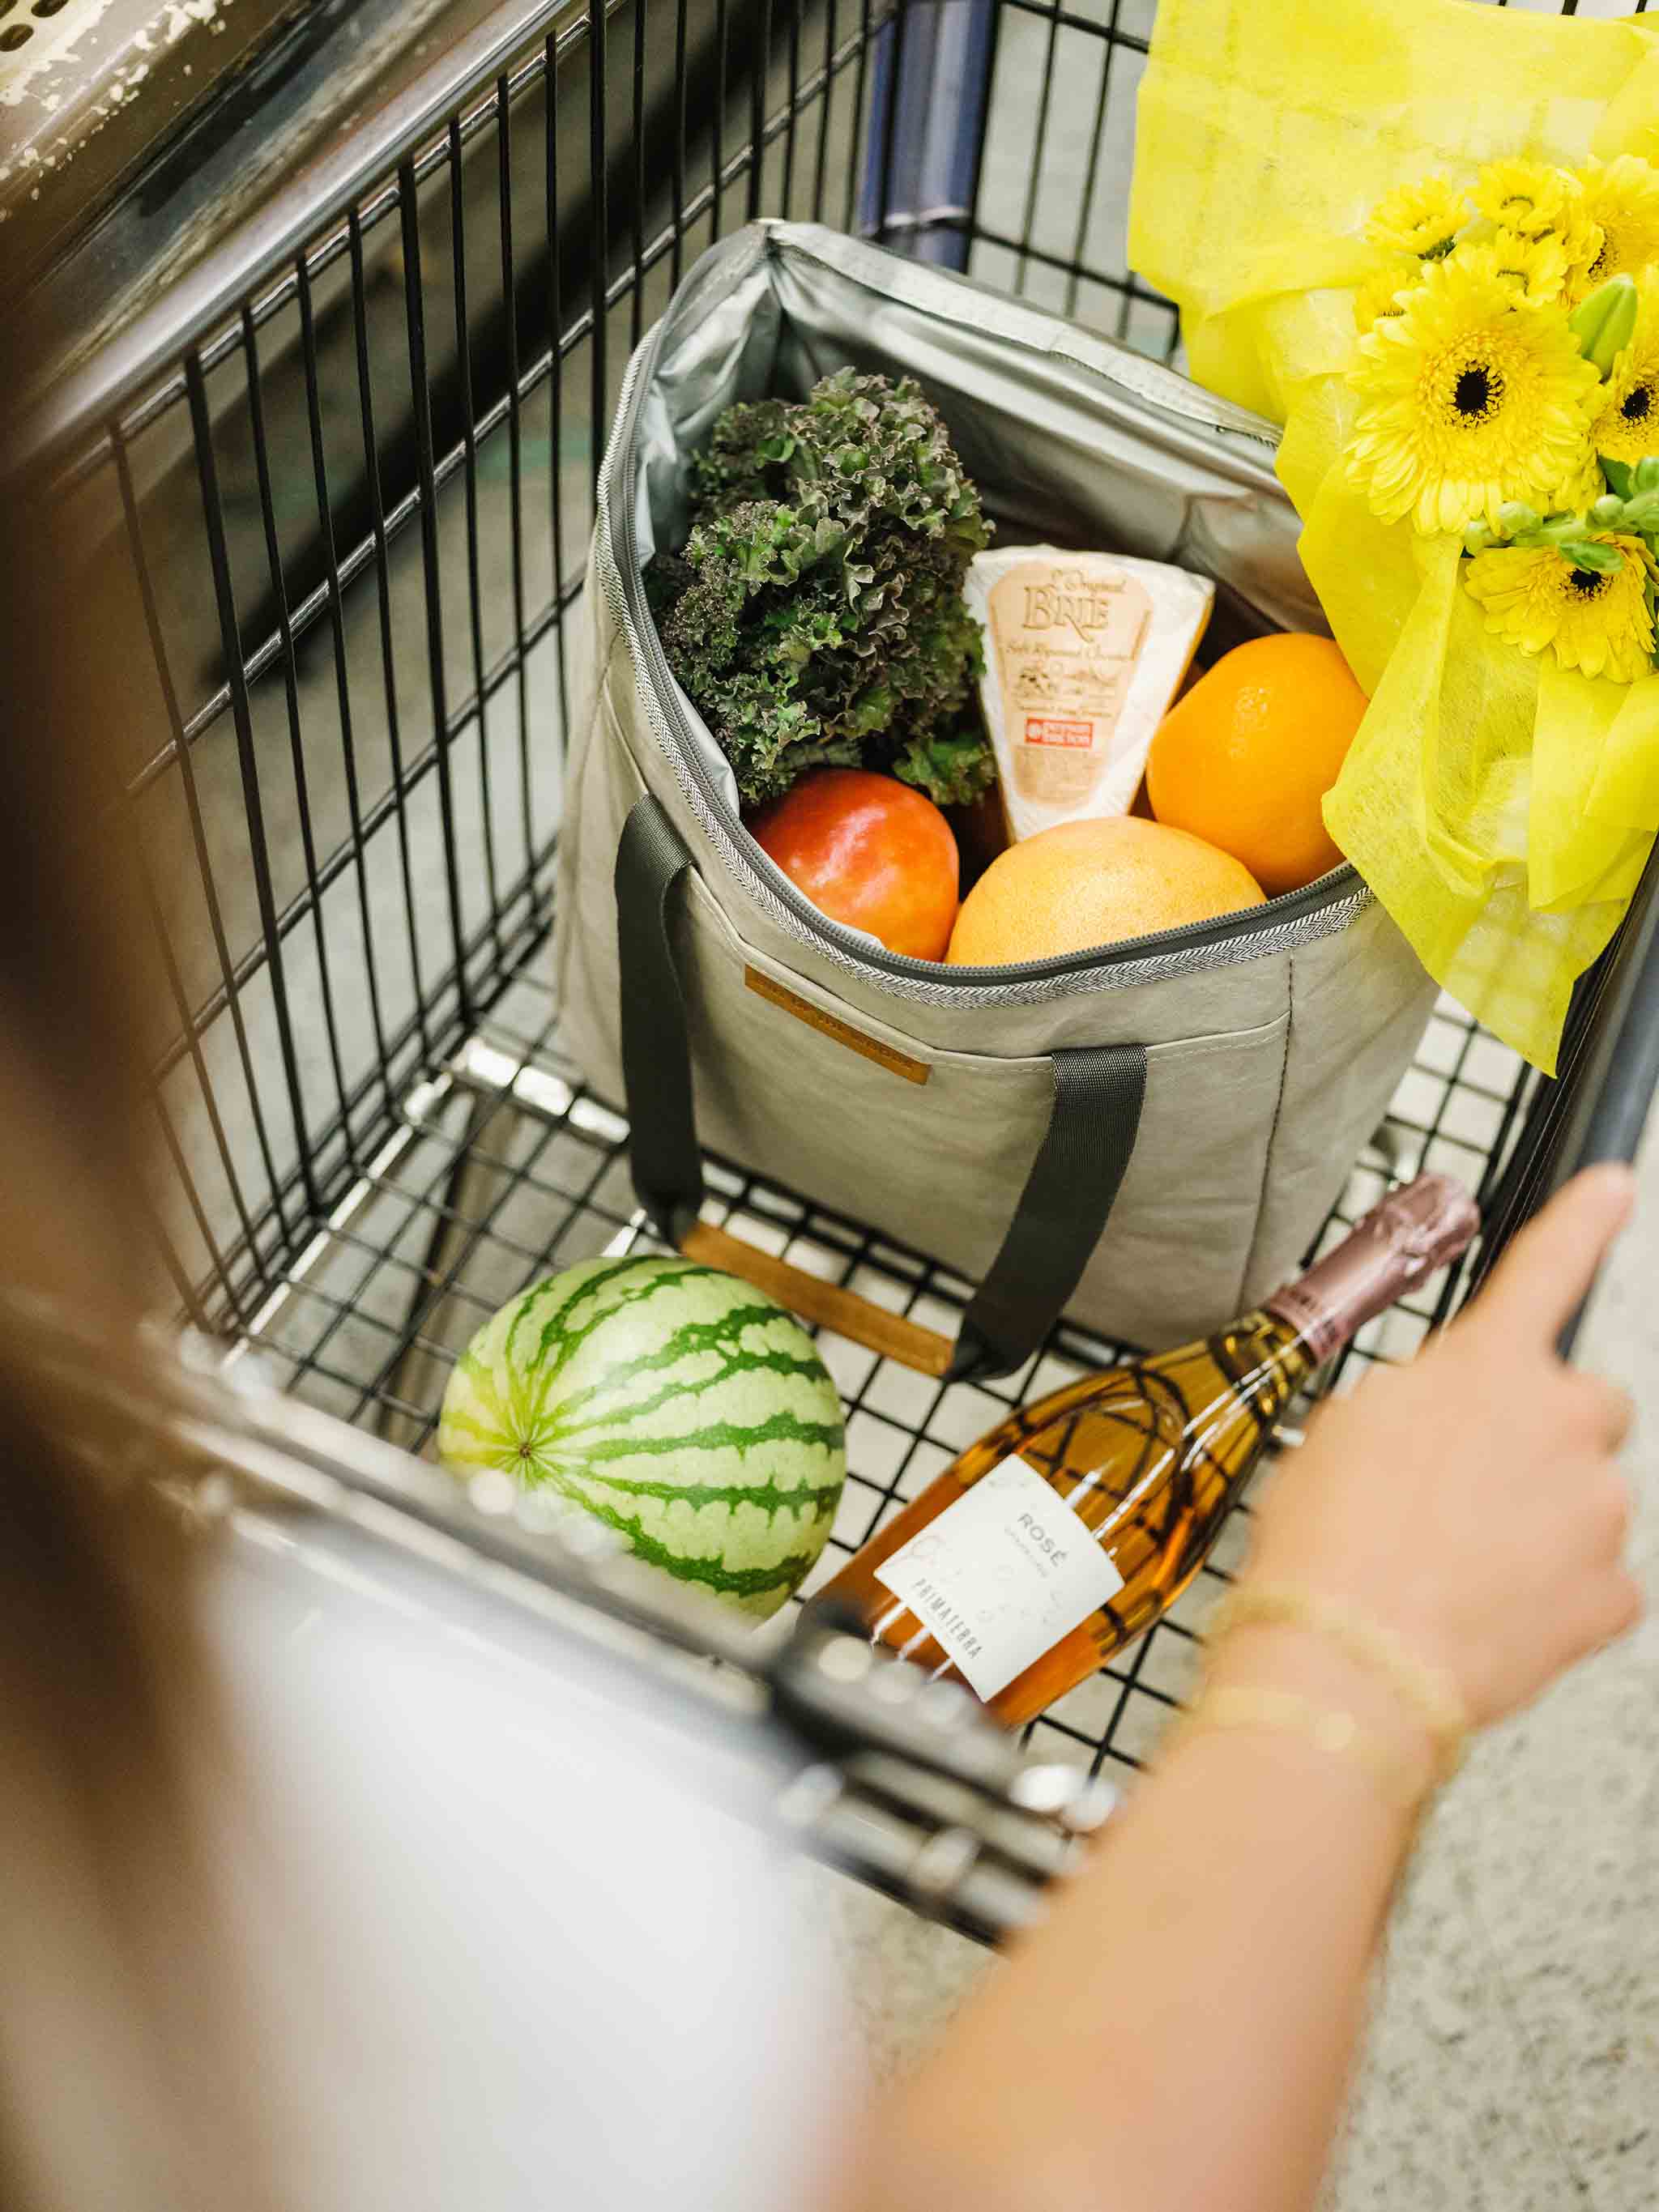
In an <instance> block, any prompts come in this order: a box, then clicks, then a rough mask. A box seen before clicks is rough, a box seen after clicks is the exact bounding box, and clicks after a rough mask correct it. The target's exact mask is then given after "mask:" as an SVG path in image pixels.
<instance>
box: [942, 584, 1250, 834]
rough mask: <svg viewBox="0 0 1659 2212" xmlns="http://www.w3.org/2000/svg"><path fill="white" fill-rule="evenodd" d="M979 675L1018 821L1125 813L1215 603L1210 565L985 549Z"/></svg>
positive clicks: (979, 591) (1020, 828)
mask: <svg viewBox="0 0 1659 2212" xmlns="http://www.w3.org/2000/svg"><path fill="white" fill-rule="evenodd" d="M963 588H964V594H965V597H966V599H967V602H968V605H969V609H970V611H972V612H973V613H974V614H975V615H977V616H978V617H979V619H980V621H981V623H983V624H984V625H985V674H984V676H983V677H982V678H981V682H980V697H981V701H982V702H983V704H984V708H985V722H986V727H987V729H988V730H989V731H990V733H991V741H992V744H994V747H995V748H996V757H997V768H998V770H999V772H1000V775H1001V778H1002V799H1003V807H1004V810H1005V811H1006V814H1007V817H1008V831H1009V835H1010V836H1011V837H1012V838H1013V839H1014V840H1015V841H1016V842H1018V840H1019V839H1020V838H1022V837H1034V836H1036V834H1037V832H1038V831H1039V830H1040V829H1053V828H1054V825H1055V823H1060V822H1075V821H1077V820H1079V818H1081V817H1085V816H1091V815H1102V814H1127V812H1128V811H1129V809H1130V808H1131V807H1132V806H1133V805H1134V799H1135V793H1136V792H1137V791H1138V790H1139V787H1140V779H1141V777H1142V775H1144V774H1145V773H1146V755H1147V752H1148V750H1150V749H1151V746H1152V732H1154V731H1155V730H1156V729H1157V727H1158V724H1159V723H1160V722H1161V721H1162V720H1163V719H1164V715H1165V714H1167V713H1168V712H1169V709H1170V702H1171V701H1172V700H1173V699H1174V697H1175V695H1176V692H1177V691H1178V690H1180V689H1181V684H1182V678H1184V677H1185V675H1186V673H1187V671H1188V667H1189V666H1190V665H1191V663H1192V658H1193V654H1194V652H1195V651H1196V649H1197V647H1198V641H1199V640H1200V638H1201V637H1202V636H1203V635H1204V630H1205V626H1206V623H1208V621H1209V619H1210V610H1211V608H1212V605H1214V603H1215V586H1214V585H1213V584H1212V583H1211V581H1210V580H1209V579H1208V577H1207V576H1192V575H1188V573H1187V571H1186V570H1185V569H1184V568H1170V567H1168V566H1167V565H1166V564H1165V563H1164V562H1161V561H1138V560H1135V559H1134V558H1133V557H1132V556H1129V555H1127V554H1118V553H1066V552H1062V551H1061V550H1060V549H1059V548H1058V547H1057V546H1053V545H1013V546H1010V547H1008V548H1007V549H1006V550H1003V551H1000V552H995V553H979V554H975V556H974V559H973V561H972V562H971V563H970V565H969V570H968V578H967V582H966V584H965V586H964V587H963Z"/></svg>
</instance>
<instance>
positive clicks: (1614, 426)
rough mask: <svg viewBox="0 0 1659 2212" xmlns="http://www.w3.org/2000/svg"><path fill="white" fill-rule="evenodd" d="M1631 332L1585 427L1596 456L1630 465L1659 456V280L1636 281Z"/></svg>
mask: <svg viewBox="0 0 1659 2212" xmlns="http://www.w3.org/2000/svg"><path fill="white" fill-rule="evenodd" d="M1637 293H1638V307H1637V310H1636V329H1635V331H1634V332H1633V333H1632V337H1631V342H1630V343H1629V344H1628V345H1627V346H1626V348H1625V350H1624V351H1623V352H1622V353H1621V354H1620V356H1619V357H1618V359H1617V360H1616V361H1615V362H1613V374H1612V375H1611V376H1610V377H1609V378H1608V379H1607V382H1606V383H1605V384H1604V385H1603V386H1601V393H1600V395H1599V396H1600V398H1601V401H1602V405H1601V412H1600V413H1599V414H1598V415H1597V416H1596V417H1595V421H1594V422H1592V423H1591V425H1590V437H1591V440H1592V441H1593V442H1594V444H1595V450H1596V452H1597V453H1606V454H1607V456H1608V458H1609V459H1613V460H1615V461H1625V462H1627V463H1630V464H1631V465H1634V464H1635V463H1636V462H1638V461H1640V460H1645V459H1646V458H1647V456H1648V455H1649V454H1650V453H1659V276H1654V275H1652V274H1649V275H1647V276H1641V277H1638V280H1637Z"/></svg>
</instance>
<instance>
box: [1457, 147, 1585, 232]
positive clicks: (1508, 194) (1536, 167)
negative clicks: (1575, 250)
mask: <svg viewBox="0 0 1659 2212" xmlns="http://www.w3.org/2000/svg"><path fill="white" fill-rule="evenodd" d="M1571 191H1572V179H1571V177H1570V176H1568V174H1567V173H1566V172H1565V170H1564V169H1553V168H1551V167H1549V165H1548V164H1547V162H1544V161H1489V162H1488V163H1487V164H1486V167H1485V168H1484V169H1482V171H1481V172H1480V180H1479V182H1478V183H1477V184H1476V185H1475V188H1474V204H1475V206H1476V207H1477V208H1478V209H1479V210H1480V213H1481V214H1482V215H1483V216H1486V220H1487V222H1492V223H1496V224H1497V226H1498V229H1499V230H1513V231H1518V232H1519V233H1520V234H1521V235H1522V237H1523V238H1536V237H1538V236H1539V235H1540V234H1541V232H1544V231H1547V230H1548V229H1550V228H1552V227H1553V225H1554V224H1556V223H1557V222H1559V220H1560V219H1561V217H1562V216H1563V214H1564V213H1565V210H1566V206H1567V201H1568V198H1569V196H1570V195H1571Z"/></svg>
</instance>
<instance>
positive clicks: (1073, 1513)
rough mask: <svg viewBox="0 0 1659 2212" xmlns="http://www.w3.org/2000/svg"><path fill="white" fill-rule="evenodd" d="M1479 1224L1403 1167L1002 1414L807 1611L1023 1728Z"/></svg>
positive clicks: (1172, 1578) (1105, 1644) (1460, 1197)
mask: <svg viewBox="0 0 1659 2212" xmlns="http://www.w3.org/2000/svg"><path fill="white" fill-rule="evenodd" d="M1479 1227H1480V1216H1479V1214H1478V1213H1477V1212H1476V1210H1475V1206H1474V1200H1472V1199H1471V1198H1470V1197H1469V1196H1468V1194H1467V1192H1465V1191H1464V1190H1462V1188H1460V1187H1459V1185H1458V1184H1456V1183H1455V1182H1452V1181H1451V1180H1450V1179H1449V1177H1447V1176H1433V1175H1427V1176H1419V1178H1418V1179H1417V1181H1416V1182H1413V1183H1411V1184H1409V1185H1407V1188H1404V1189H1403V1190H1399V1191H1396V1192H1395V1193H1394V1194H1393V1195H1392V1196H1391V1197H1389V1198H1386V1199H1384V1200H1383V1203H1382V1204H1381V1205H1380V1206H1376V1208H1375V1209H1374V1210H1373V1211H1372V1212H1370V1213H1368V1214H1367V1215H1366V1216H1365V1218H1364V1220H1363V1221H1362V1222H1361V1223H1360V1224H1359V1225H1358V1228H1357V1229H1356V1230H1355V1231H1353V1233H1352V1236H1350V1237H1348V1238H1347V1239H1346V1241H1345V1242H1344V1243H1341V1244H1340V1245H1338V1246H1337V1247H1336V1248H1335V1249H1334V1250H1333V1251H1331V1252H1329V1253H1328V1254H1327V1255H1326V1256H1325V1257H1324V1258H1323V1259H1322V1260H1321V1261H1319V1262H1318V1263H1317V1264H1316V1266H1315V1267H1313V1269H1312V1270H1311V1271H1310V1273H1308V1274H1306V1275H1304V1276H1303V1277H1302V1279H1300V1281H1298V1282H1295V1283H1291V1284H1289V1285H1286V1286H1285V1289H1283V1290H1281V1291H1277V1292H1276V1293H1275V1294H1274V1295H1273V1297H1270V1298H1269V1299H1268V1300H1267V1303H1266V1304H1264V1305H1261V1306H1260V1307H1258V1308H1257V1309H1256V1310H1255V1311H1254V1312H1253V1313H1248V1314H1246V1315H1245V1316H1243V1319H1242V1320H1239V1321H1237V1322H1234V1323H1233V1324H1232V1326H1231V1328H1224V1329H1222V1330H1220V1331H1219V1332H1218V1334H1216V1335H1214V1336H1211V1337H1206V1338H1205V1339H1203V1340H1201V1341H1200V1342H1198V1343H1196V1344H1186V1345H1182V1346H1180V1348H1179V1349H1178V1350H1176V1351H1174V1352H1160V1353H1158V1356H1157V1357H1156V1358H1149V1359H1137V1360H1133V1361H1131V1362H1129V1363H1128V1364H1126V1365H1124V1366H1121V1367H1114V1368H1110V1369H1108V1370H1105V1371H1104V1372H1103V1373H1101V1374H1098V1375H1093V1376H1088V1377H1086V1378H1085V1380H1084V1381H1082V1382H1080V1383H1071V1384H1069V1385H1068V1386H1067V1388H1066V1389H1063V1390H1057V1391H1055V1392H1054V1395H1052V1396H1050V1397H1047V1398H1042V1399H1040V1400H1039V1401H1037V1402H1036V1404H1035V1405H1031V1406H1027V1407H1023V1408H1022V1409H1021V1410H1020V1411H1019V1412H1018V1413H1012V1414H1011V1415H1010V1416H1009V1418H1008V1419H1006V1421H1002V1422H1000V1423H999V1424H998V1425H997V1426H996V1427H995V1428H994V1429H993V1430H991V1431H990V1432H989V1433H988V1434H987V1435H986V1436H984V1437H981V1439H980V1441H979V1442H978V1443H976V1444H974V1445H971V1446H970V1447H969V1449H968V1450H967V1451H965V1452H963V1455H962V1456H961V1458H960V1459H958V1460H957V1462H956V1464H955V1465H954V1466H953V1467H950V1468H946V1469H945V1473H944V1474H941V1475H940V1476H939V1478H938V1480H936V1481H934V1482H933V1483H932V1484H931V1485H930V1486H929V1487H928V1488H927V1490H925V1491H924V1492H922V1494H921V1497H920V1498H916V1499H915V1500H914V1501H913V1502H912V1503H911V1504H908V1505H907V1506H906V1507H905V1509H904V1510H903V1511H902V1513H900V1514H898V1515H897V1516H896V1517H895V1519H893V1520H892V1521H890V1522H889V1523H888V1525H887V1526H886V1527H885V1528H883V1529H882V1530H881V1532H880V1534H878V1535H877V1536H874V1537H872V1540H871V1541H870V1542H869V1543H867V1544H866V1546H865V1547H864V1549H863V1550H862V1551H861V1552H860V1553H858V1554H857V1555H856V1557H854V1559H850V1560H849V1561H848V1564H847V1565H846V1566H844V1567H843V1568H842V1571H841V1572H840V1573H839V1574H838V1575H836V1577H835V1578H834V1579H833V1580H832V1581H831V1582H829V1583H826V1584H825V1585H824V1587H823V1589H822V1590H821V1591H819V1592H818V1593H817V1597H816V1598H815V1599H814V1603H815V1604H818V1603H822V1604H824V1605H826V1606H829V1605H833V1606H834V1607H836V1609H837V1610H838V1612H839V1613H842V1615H843V1616H847V1615H850V1616H853V1617H855V1618H856V1619H857V1620H859V1621H860V1622H861V1623H862V1625H863V1626H864V1629H865V1631H866V1633H867V1634H868V1636H869V1638H870V1639H871V1641H872V1643H875V1644H885V1645H887V1646H889V1647H890V1649H892V1650H896V1651H898V1652H901V1653H902V1655H903V1656H904V1657H905V1658H907V1659H909V1660H911V1661H914V1662H915V1663H916V1664H917V1665H918V1666H921V1667H924V1668H927V1670H928V1672H929V1673H930V1674H933V1675H935V1676H940V1677H944V1678H945V1679H946V1680H952V1681H957V1682H963V1683H965V1684H966V1685H967V1686H968V1687H969V1689H970V1690H972V1691H973V1692H974V1693H975V1696H976V1697H978V1698H979V1699H981V1702H982V1703H983V1704H984V1705H987V1706H988V1707H989V1709H990V1711H992V1712H993V1713H994V1714H995V1715H996V1717H998V1719H999V1720H1001V1721H1003V1722H1005V1723H1006V1724H1007V1725H1008V1726H1009V1727H1011V1728H1015V1727H1018V1726H1019V1725H1020V1724H1021V1723H1024V1722H1025V1721H1029V1720H1031V1719H1033V1718H1034V1717H1036V1715H1037V1714H1038V1713H1040V1712H1042V1710H1043V1709H1044V1707H1045V1706H1047V1705H1052V1704H1053V1703H1054V1699H1056V1698H1060V1697H1063V1696H1064V1695H1065V1694H1066V1691H1068V1690H1071V1689H1073V1688H1075V1687H1076V1686H1077V1685H1078V1683H1079V1682H1081V1681H1084V1680H1086V1679H1087V1677H1088V1676H1089V1675H1091V1674H1093V1673H1094V1672H1095V1670H1096V1668H1098V1667H1099V1666H1100V1665H1101V1664H1102V1663H1103V1661H1105V1660H1107V1659H1109V1658H1110V1657H1111V1656H1112V1654H1113V1653H1114V1652H1115V1651H1117V1650H1121V1648H1122V1646H1123V1645H1124V1644H1127V1643H1129V1642H1131V1641H1132V1640H1133V1638H1135V1637H1137V1636H1139V1634H1140V1633H1141V1632H1142V1631H1143V1630H1144V1629H1146V1628H1149V1627H1150V1626H1152V1622H1153V1621H1155V1620H1157V1619H1158V1616H1159V1614H1160V1613H1164V1611H1165V1610H1166V1609H1167V1608H1168V1607H1170V1605H1172V1604H1173V1603H1174V1602H1175V1601H1176V1598H1177V1597H1179V1596H1180V1595H1181V1593H1182V1590H1184V1589H1186V1587H1187V1585H1188V1583H1190V1582H1191V1580H1192V1578H1193V1577H1194V1575H1195V1574H1196V1573H1197V1572H1198V1570H1199V1568H1200V1566H1201V1565H1203V1562H1204V1559H1205V1557H1206V1554H1207V1553H1208V1552H1209V1549H1210V1547H1211V1545H1212V1543H1213V1542H1214V1541H1215V1538H1216V1534H1217V1532H1218V1530H1219V1528H1220V1527H1221V1524H1222V1522H1223V1521H1224V1520H1225V1518H1226V1515H1227V1511H1228V1509H1229V1508H1230V1507H1231V1504H1233V1502H1234V1501H1235V1499H1236V1498H1237V1497H1238V1495H1239V1492H1240V1491H1241V1490H1242V1488H1243V1486H1244V1484H1245V1482H1246V1481H1247V1480H1249V1475H1250V1474H1251V1472H1252V1470H1253V1469H1254V1468H1255V1465H1256V1462H1258V1461H1259V1460H1260V1458H1261V1455H1262V1453H1263V1451H1264V1450H1265V1449H1266V1448H1267V1443H1269V1441H1270V1440H1271V1438H1272V1436H1273V1430H1274V1427H1275V1425H1276V1424H1277V1423H1278V1421H1279V1418H1280V1416H1281V1415H1282V1414H1283V1413H1284V1411H1285V1407H1286V1406H1287V1405H1288V1404H1289V1402H1290V1401H1291V1399H1292V1398H1293V1397H1294V1396H1295V1395H1296V1393H1297V1389H1299V1388H1300V1387H1301V1385H1302V1384H1303V1383H1305V1382H1306V1381H1307V1379H1308V1378H1309V1376H1310V1375H1311V1374H1312V1373H1313V1371H1314V1370H1315V1369H1316V1368H1317V1367H1319V1366H1320V1365H1322V1364H1323V1362H1324V1361H1325V1360H1327V1359H1328V1358H1330V1356H1331V1354H1332V1353H1333V1352H1336V1351H1337V1350H1339V1349H1340V1346H1343V1345H1344V1344H1346V1342H1347V1341H1348V1340H1349V1339H1350V1338H1351V1337H1352V1335H1353V1334H1354V1333H1355V1331H1356V1330H1358V1328H1361V1327H1362V1326H1363V1325H1364V1322H1368V1321H1369V1320H1370V1319H1371V1317H1372V1316H1374V1315H1376V1314H1379V1313H1381V1312H1382V1311H1383V1309H1384V1308H1385V1307H1387V1306H1389V1305H1392V1304H1393V1303H1394V1301H1395V1299H1396V1298H1397V1297H1401V1295H1402V1293H1404V1292H1405V1291H1408V1290H1410V1289H1412V1288H1413V1285H1416V1284H1418V1283H1420V1282H1421V1281H1423V1280H1424V1279H1425V1277H1426V1276H1428V1275H1430V1274H1431V1273H1433V1271H1434V1270H1435V1269H1436V1268H1437V1267H1442V1266H1443V1265H1444V1264H1445V1263H1446V1262H1447V1261H1449V1260H1453V1259H1455V1258H1456V1257H1457V1255H1459V1254H1460V1253H1461V1252H1462V1250H1463V1249H1464V1248H1465V1247H1466V1246H1467V1245H1468V1243H1469V1241H1470V1239H1471V1237H1473V1236H1474V1233H1475V1231H1476V1230H1477V1229H1478V1228H1479Z"/></svg>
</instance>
